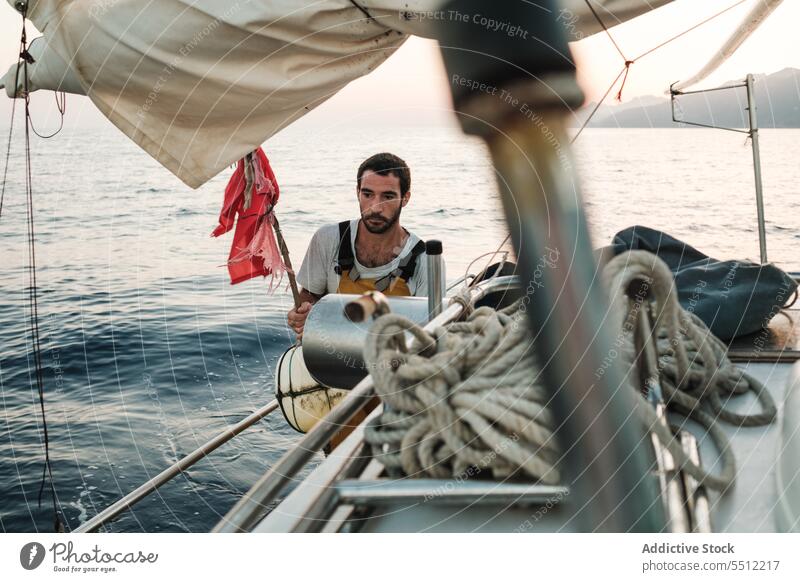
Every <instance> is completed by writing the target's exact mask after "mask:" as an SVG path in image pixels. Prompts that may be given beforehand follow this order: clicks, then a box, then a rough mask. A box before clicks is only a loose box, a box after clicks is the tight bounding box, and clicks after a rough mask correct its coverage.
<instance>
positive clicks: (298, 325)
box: [286, 301, 311, 340]
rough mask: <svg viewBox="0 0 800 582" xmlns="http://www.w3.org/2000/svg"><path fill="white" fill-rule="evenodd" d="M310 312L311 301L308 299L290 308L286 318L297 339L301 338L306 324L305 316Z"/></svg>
mask: <svg viewBox="0 0 800 582" xmlns="http://www.w3.org/2000/svg"><path fill="white" fill-rule="evenodd" d="M310 312H311V303H310V302H309V301H304V302H303V303H301V304H300V307H295V308H294V309H292V310H291V311H290V312H289V315H288V316H287V318H286V319H287V321H288V322H289V327H291V328H292V329H293V330H294V333H296V334H297V339H299V340H301V339H303V328H304V327H305V326H306V318H307V317H308V314H309V313H310Z"/></svg>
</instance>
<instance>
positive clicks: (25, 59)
mask: <svg viewBox="0 0 800 582" xmlns="http://www.w3.org/2000/svg"><path fill="white" fill-rule="evenodd" d="M26 13H27V10H26V9H23V10H22V34H21V36H20V45H21V47H22V50H21V51H20V59H21V60H20V62H18V63H17V70H16V73H15V79H14V81H15V86H14V90H15V91H16V88H17V87H18V86H19V84H18V80H19V70H20V65H21V66H22V72H23V86H24V95H23V98H24V99H25V194H26V198H27V207H28V208H27V227H28V229H27V230H28V265H29V266H28V301H29V309H30V319H31V347H32V350H33V364H34V367H35V377H36V388H37V391H38V393H39V406H40V409H41V414H42V437H43V441H44V467H42V480H41V484H40V486H39V496H38V503H39V507H41V505H42V494H43V493H44V486H45V482H46V481H47V477H49V478H50V493H51V496H52V501H53V529H54V530H55V531H56V532H58V531H64V528H63V525H62V523H61V518H60V514H59V511H58V501H57V495H56V489H55V483H54V480H53V468H52V464H51V462H50V437H49V433H48V430H47V417H46V415H45V406H44V372H43V371H42V346H41V341H40V337H41V335H40V330H39V304H38V286H37V280H36V248H35V240H36V231H35V227H34V208H33V174H32V170H31V166H32V164H31V144H30V133H31V130H33V131H34V133H36V130H35V129H33V124H32V122H31V116H30V91H29V89H30V85H29V81H30V77H29V74H28V65H29V64H30V62H31V61H32V58H31V57H30V54H29V53H28V49H27V31H26V29H25V19H26V17H27V14H26ZM59 131H60V130H59ZM37 135H39V134H37ZM54 135H55V134H54Z"/></svg>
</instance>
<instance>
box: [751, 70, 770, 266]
mask: <svg viewBox="0 0 800 582" xmlns="http://www.w3.org/2000/svg"><path fill="white" fill-rule="evenodd" d="M754 82H755V79H754V78H753V75H747V81H746V85H747V112H748V117H749V119H750V140H751V142H752V144H753V174H754V175H755V181H756V208H757V209H758V249H759V252H760V253H761V264H762V265H764V264H766V263H767V232H766V228H765V226H764V193H763V189H762V185H761V150H760V149H759V147H758V116H757V111H756V96H755V91H754V90H753V83H754Z"/></svg>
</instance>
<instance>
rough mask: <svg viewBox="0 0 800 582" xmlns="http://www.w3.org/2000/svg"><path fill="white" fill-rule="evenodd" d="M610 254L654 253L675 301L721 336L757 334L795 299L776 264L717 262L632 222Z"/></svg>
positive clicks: (794, 286) (790, 282)
mask: <svg viewBox="0 0 800 582" xmlns="http://www.w3.org/2000/svg"><path fill="white" fill-rule="evenodd" d="M611 246H612V249H613V254H614V255H618V254H620V253H623V252H625V251H629V250H644V251H650V252H651V253H654V254H656V255H658V256H659V257H660V258H661V259H662V260H663V261H664V262H665V263H666V264H667V266H669V268H670V269H671V270H672V272H673V273H674V275H675V286H676V287H677V289H678V300H679V301H680V303H681V305H682V306H683V307H684V309H687V310H689V311H691V312H694V313H695V315H697V316H698V317H699V318H700V319H702V320H703V322H704V323H705V324H706V325H707V326H708V327H709V328H710V329H711V331H712V332H713V333H714V335H716V336H717V337H719V338H720V339H722V340H726V341H727V340H730V339H733V338H734V337H737V336H741V335H747V334H750V333H754V332H757V331H759V330H761V329H763V328H764V327H766V326H767V324H768V323H769V320H770V319H772V318H773V317H774V316H775V315H776V314H777V313H778V311H780V309H781V308H782V307H784V306H785V305H786V304H788V303H789V302H790V301H793V300H794V292H795V290H796V289H797V283H796V282H795V281H794V280H793V279H792V278H791V277H790V276H789V275H788V274H787V273H785V272H784V271H782V270H781V269H779V268H778V267H776V266H775V265H771V264H768V265H758V264H756V263H750V262H747V261H719V260H717V259H713V258H711V257H709V256H707V255H705V254H703V253H701V252H700V251H698V250H697V249H696V248H694V247H691V246H689V245H688V244H686V243H684V242H681V241H679V240H678V239H676V238H674V237H671V236H670V235H668V234H666V233H664V232H661V231H658V230H654V229H652V228H647V227H646V226H632V227H630V228H626V229H625V230H623V231H620V232H618V233H617V234H616V235H615V236H614V240H613V242H612V245H611Z"/></svg>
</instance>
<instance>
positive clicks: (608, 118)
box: [572, 68, 800, 128]
mask: <svg viewBox="0 0 800 582" xmlns="http://www.w3.org/2000/svg"><path fill="white" fill-rule="evenodd" d="M755 80H756V82H755V92H756V103H757V106H758V125H759V127H765V128H770V127H772V128H779V127H780V128H800V70H798V69H791V68H787V69H783V70H782V71H778V72H777V73H772V74H771V75H756V76H755ZM736 82H738V81H731V82H728V83H723V84H722V85H728V84H731V83H736ZM679 100H680V109H679V110H678V112H679V115H678V117H679V118H681V119H686V120H687V121H694V122H698V123H705V124H712V123H713V124H714V125H724V126H727V127H737V128H741V127H746V126H747V111H746V110H745V108H746V107H747V97H746V96H745V90H744V89H743V88H742V89H736V90H730V91H713V92H710V93H702V94H699V95H686V96H683V97H679ZM595 105H596V103H589V104H588V105H587V106H586V107H582V108H581V109H579V110H577V111H576V112H575V116H576V117H575V118H573V120H572V125H575V126H579V125H581V124H582V123H583V121H584V120H585V119H586V117H587V116H588V115H589V113H590V112H591V111H592V109H594V107H595ZM681 126H684V127H691V126H688V125H684V124H678V123H674V122H673V121H672V110H671V107H670V100H669V98H668V97H655V96H649V97H639V98H637V99H633V100H632V101H630V102H628V103H624V104H622V105H605V104H604V105H602V106H601V107H600V109H599V110H598V111H597V113H596V114H595V116H594V118H593V119H592V121H591V122H590V123H589V125H588V127H681Z"/></svg>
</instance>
